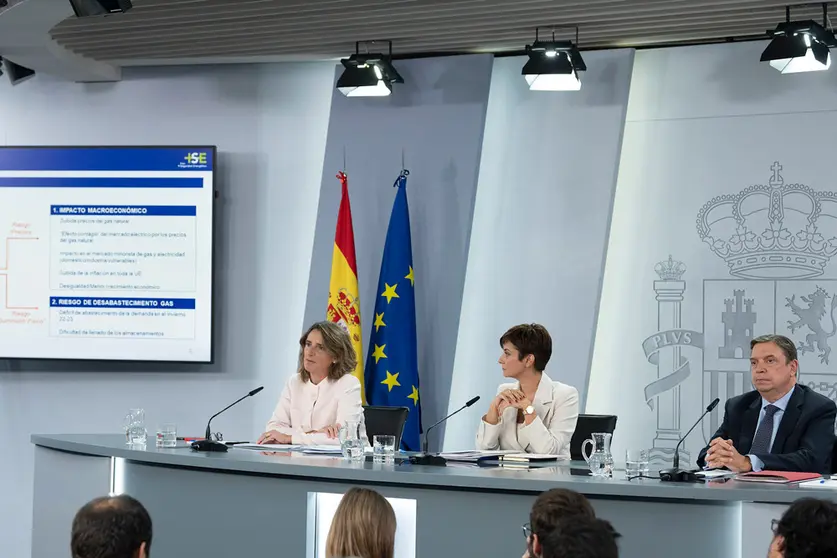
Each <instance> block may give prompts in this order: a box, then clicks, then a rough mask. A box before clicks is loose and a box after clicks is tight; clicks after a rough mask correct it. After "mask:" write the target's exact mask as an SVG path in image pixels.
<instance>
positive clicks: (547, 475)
mask: <svg viewBox="0 0 837 558" xmlns="http://www.w3.org/2000/svg"><path fill="white" fill-rule="evenodd" d="M31 440H32V443H33V444H34V446H35V473H34V481H35V482H34V496H33V497H34V502H33V509H34V513H33V530H32V557H33V558H54V557H55V556H64V555H66V554H67V552H68V546H69V534H70V526H71V522H72V518H73V515H74V514H75V512H76V511H77V510H78V508H79V507H81V506H82V505H83V504H84V503H85V502H87V501H88V500H90V499H92V498H94V497H97V496H103V495H107V494H108V493H111V492H116V493H121V492H125V493H127V494H130V495H132V496H134V497H135V498H137V499H138V500H140V501H141V502H142V503H143V504H144V505H145V506H146V508H147V509H148V511H149V512H150V513H151V517H152V520H153V523H154V538H153V543H152V548H153V550H154V552H153V554H152V556H201V557H202V558H228V557H230V556H236V557H242V558H243V557H247V556H254V557H258V558H266V557H270V556H276V557H279V556H282V557H289V558H290V557H294V558H295V557H300V558H303V557H305V558H317V552H316V549H317V548H318V547H319V548H321V547H322V544H323V539H324V538H325V536H326V534H327V531H328V523H327V522H326V523H325V526H322V525H320V526H319V527H318V526H317V523H318V521H317V517H318V515H317V507H318V505H317V502H318V501H319V500H318V496H317V495H318V494H342V493H343V492H345V491H346V490H347V489H348V488H350V487H352V486H363V487H368V488H373V489H375V490H377V491H378V492H380V493H381V494H382V495H384V496H385V497H387V498H391V499H404V500H406V501H409V502H414V504H413V509H414V510H415V511H414V516H413V517H412V518H408V519H407V520H406V522H405V521H404V520H403V519H402V518H400V523H399V536H405V533H408V534H409V536H410V537H412V536H414V537H415V540H414V547H415V556H417V557H419V558H444V557H448V556H450V557H453V556H462V555H467V556H485V557H498V558H500V557H503V558H514V557H517V556H520V555H521V554H522V553H523V550H524V549H525V540H524V538H523V533H522V530H521V526H522V525H523V524H524V523H526V522H527V521H528V520H529V510H530V509H531V506H532V503H533V502H534V500H535V497H536V496H537V495H538V494H540V493H541V492H543V491H545V490H549V489H550V488H568V489H571V490H575V491H578V492H581V493H582V494H585V495H586V496H587V497H588V498H589V499H590V501H591V503H592V504H593V506H594V507H595V509H596V513H597V514H598V515H599V516H600V517H602V518H604V519H607V520H609V521H611V522H612V523H613V525H614V527H615V528H616V530H617V531H619V532H620V533H621V534H622V538H621V539H620V549H621V551H620V556H621V557H622V558H640V557H642V558H644V557H655V556H664V555H666V556H667V555H676V556H678V557H680V558H706V557H707V556H717V557H719V558H751V557H752V558H756V557H758V558H763V557H764V556H765V555H766V550H767V546H768V543H769V541H770V538H771V533H770V520H771V519H773V518H778V517H779V516H780V515H781V513H782V511H783V510H784V509H785V508H786V507H787V505H788V503H790V502H793V501H794V500H796V499H798V498H801V497H804V496H813V497H818V498H822V497H828V498H833V497H834V496H832V492H831V491H827V490H811V489H800V488H799V487H798V486H783V485H779V486H776V485H764V484H753V483H741V482H734V481H729V482H726V483H713V484H708V485H707V484H673V483H662V482H659V481H657V480H653V479H638V480H633V481H627V480H623V479H624V473H623V472H622V471H617V472H615V473H614V478H612V479H597V478H593V477H591V476H589V475H586V474H584V472H585V471H584V464H583V463H575V462H571V463H563V464H559V465H557V466H555V467H547V468H540V469H531V470H508V469H502V468H480V467H475V466H463V465H454V464H449V466H447V467H427V466H416V465H410V464H409V463H404V464H399V465H394V466H393V465H380V464H373V463H371V462H362V463H351V462H348V461H346V460H343V459H342V458H341V457H325V456H307V455H302V454H290V453H277V454H262V453H261V452H259V451H256V450H249V449H240V448H235V447H233V448H231V449H230V451H229V452H227V453H215V454H210V453H198V452H194V451H192V450H191V449H189V448H188V446H184V447H178V448H170V449H163V448H156V447H154V444H153V439H151V440H150V441H151V443H150V444H149V445H148V446H147V447H146V448H145V449H132V448H131V447H130V446H127V445H126V444H125V441H124V437H123V436H120V435H92V434H91V435H33V436H32V437H31ZM334 498H335V497H332V498H331V501H332V502H333V501H334ZM332 511H333V510H332ZM413 521H414V525H410V524H409V523H410V522H413ZM413 530H414V531H413ZM402 531H403V532H402ZM402 550H403V549H402Z"/></svg>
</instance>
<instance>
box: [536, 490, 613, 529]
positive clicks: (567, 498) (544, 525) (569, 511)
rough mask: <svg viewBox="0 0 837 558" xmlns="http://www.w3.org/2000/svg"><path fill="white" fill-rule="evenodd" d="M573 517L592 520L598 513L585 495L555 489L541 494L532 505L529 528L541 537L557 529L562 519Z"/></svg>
mask: <svg viewBox="0 0 837 558" xmlns="http://www.w3.org/2000/svg"><path fill="white" fill-rule="evenodd" d="M573 516H581V517H587V518H590V519H592V518H594V517H596V512H595V511H593V506H591V505H590V502H589V501H588V500H587V498H585V497H584V495H583V494H579V493H578V492H574V491H572V490H567V489H566V488H553V489H552V490H547V491H546V492H541V494H540V495H539V496H538V497H537V499H536V500H535V503H534V504H532V511H530V512H529V526H530V527H531V528H532V532H533V533H535V534H537V535H540V534H541V533H548V532H549V531H552V530H553V529H555V526H556V525H558V522H559V521H561V520H562V519H564V518H566V517H573Z"/></svg>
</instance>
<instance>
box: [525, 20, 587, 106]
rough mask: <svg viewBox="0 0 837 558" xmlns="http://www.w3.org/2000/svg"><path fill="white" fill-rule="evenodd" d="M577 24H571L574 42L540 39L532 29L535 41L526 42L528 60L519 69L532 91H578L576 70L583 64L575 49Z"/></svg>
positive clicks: (583, 69)
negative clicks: (573, 30)
mask: <svg viewBox="0 0 837 558" xmlns="http://www.w3.org/2000/svg"><path fill="white" fill-rule="evenodd" d="M577 45H578V27H576V28H575V43H573V42H572V41H556V40H555V32H554V31H553V34H552V40H549V41H542V40H540V37H539V36H538V30H537V29H536V30H535V42H534V43H532V44H531V45H526V54H527V55H528V56H529V60H528V61H527V62H526V64H524V65H523V70H522V71H521V73H522V74H523V77H525V78H526V83H528V84H529V89H530V90H532V91H578V90H579V89H581V78H580V77H579V75H578V72H583V71H586V70H587V65H586V64H585V63H584V60H583V59H582V58H581V53H580V52H579V50H578V46H577Z"/></svg>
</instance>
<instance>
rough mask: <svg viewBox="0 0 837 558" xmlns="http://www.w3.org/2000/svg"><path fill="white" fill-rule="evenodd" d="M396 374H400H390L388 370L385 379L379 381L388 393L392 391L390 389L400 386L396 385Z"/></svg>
mask: <svg viewBox="0 0 837 558" xmlns="http://www.w3.org/2000/svg"><path fill="white" fill-rule="evenodd" d="M398 374H400V372H396V373H395V374H390V373H389V370H387V377H386V378H385V379H383V380H381V383H382V384H384V385H385V386H387V387H388V388H389V391H392V388H394V387H395V386H400V385H401V384H399V383H398Z"/></svg>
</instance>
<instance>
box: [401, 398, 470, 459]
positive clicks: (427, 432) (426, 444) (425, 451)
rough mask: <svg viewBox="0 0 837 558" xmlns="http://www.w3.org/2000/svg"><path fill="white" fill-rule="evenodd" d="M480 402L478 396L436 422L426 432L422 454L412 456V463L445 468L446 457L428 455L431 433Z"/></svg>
mask: <svg viewBox="0 0 837 558" xmlns="http://www.w3.org/2000/svg"><path fill="white" fill-rule="evenodd" d="M479 400H480V396H479V395H477V396H476V397H474V398H472V399H469V400H468V402H467V403H465V404H464V405H462V406H461V407H460V408H458V409H457V410H455V411H454V412H452V413H451V414H449V415H448V416H446V417H445V418H443V419H442V420H440V421H438V422H436V423H435V424H434V425H433V426H431V427H430V428H428V429H427V430H426V431H425V432H424V443H423V444H422V446H421V453H420V454H418V455H414V456H412V457H411V458H410V463H413V464H414V465H434V466H437V467H444V466H445V464H446V463H447V460H446V459H445V458H444V457H439V456H438V455H429V454H428V453H427V446H428V440H427V437H428V436H429V435H430V431H431V430H433V429H434V428H436V427H437V426H439V425H440V424H442V423H443V422H445V421H446V420H448V419H449V418H450V417H452V416H453V415H455V414H456V413H458V412H459V411H462V410H463V409H465V408H466V407H470V406H471V405H473V404H474V403H476V402H477V401H479Z"/></svg>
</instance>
